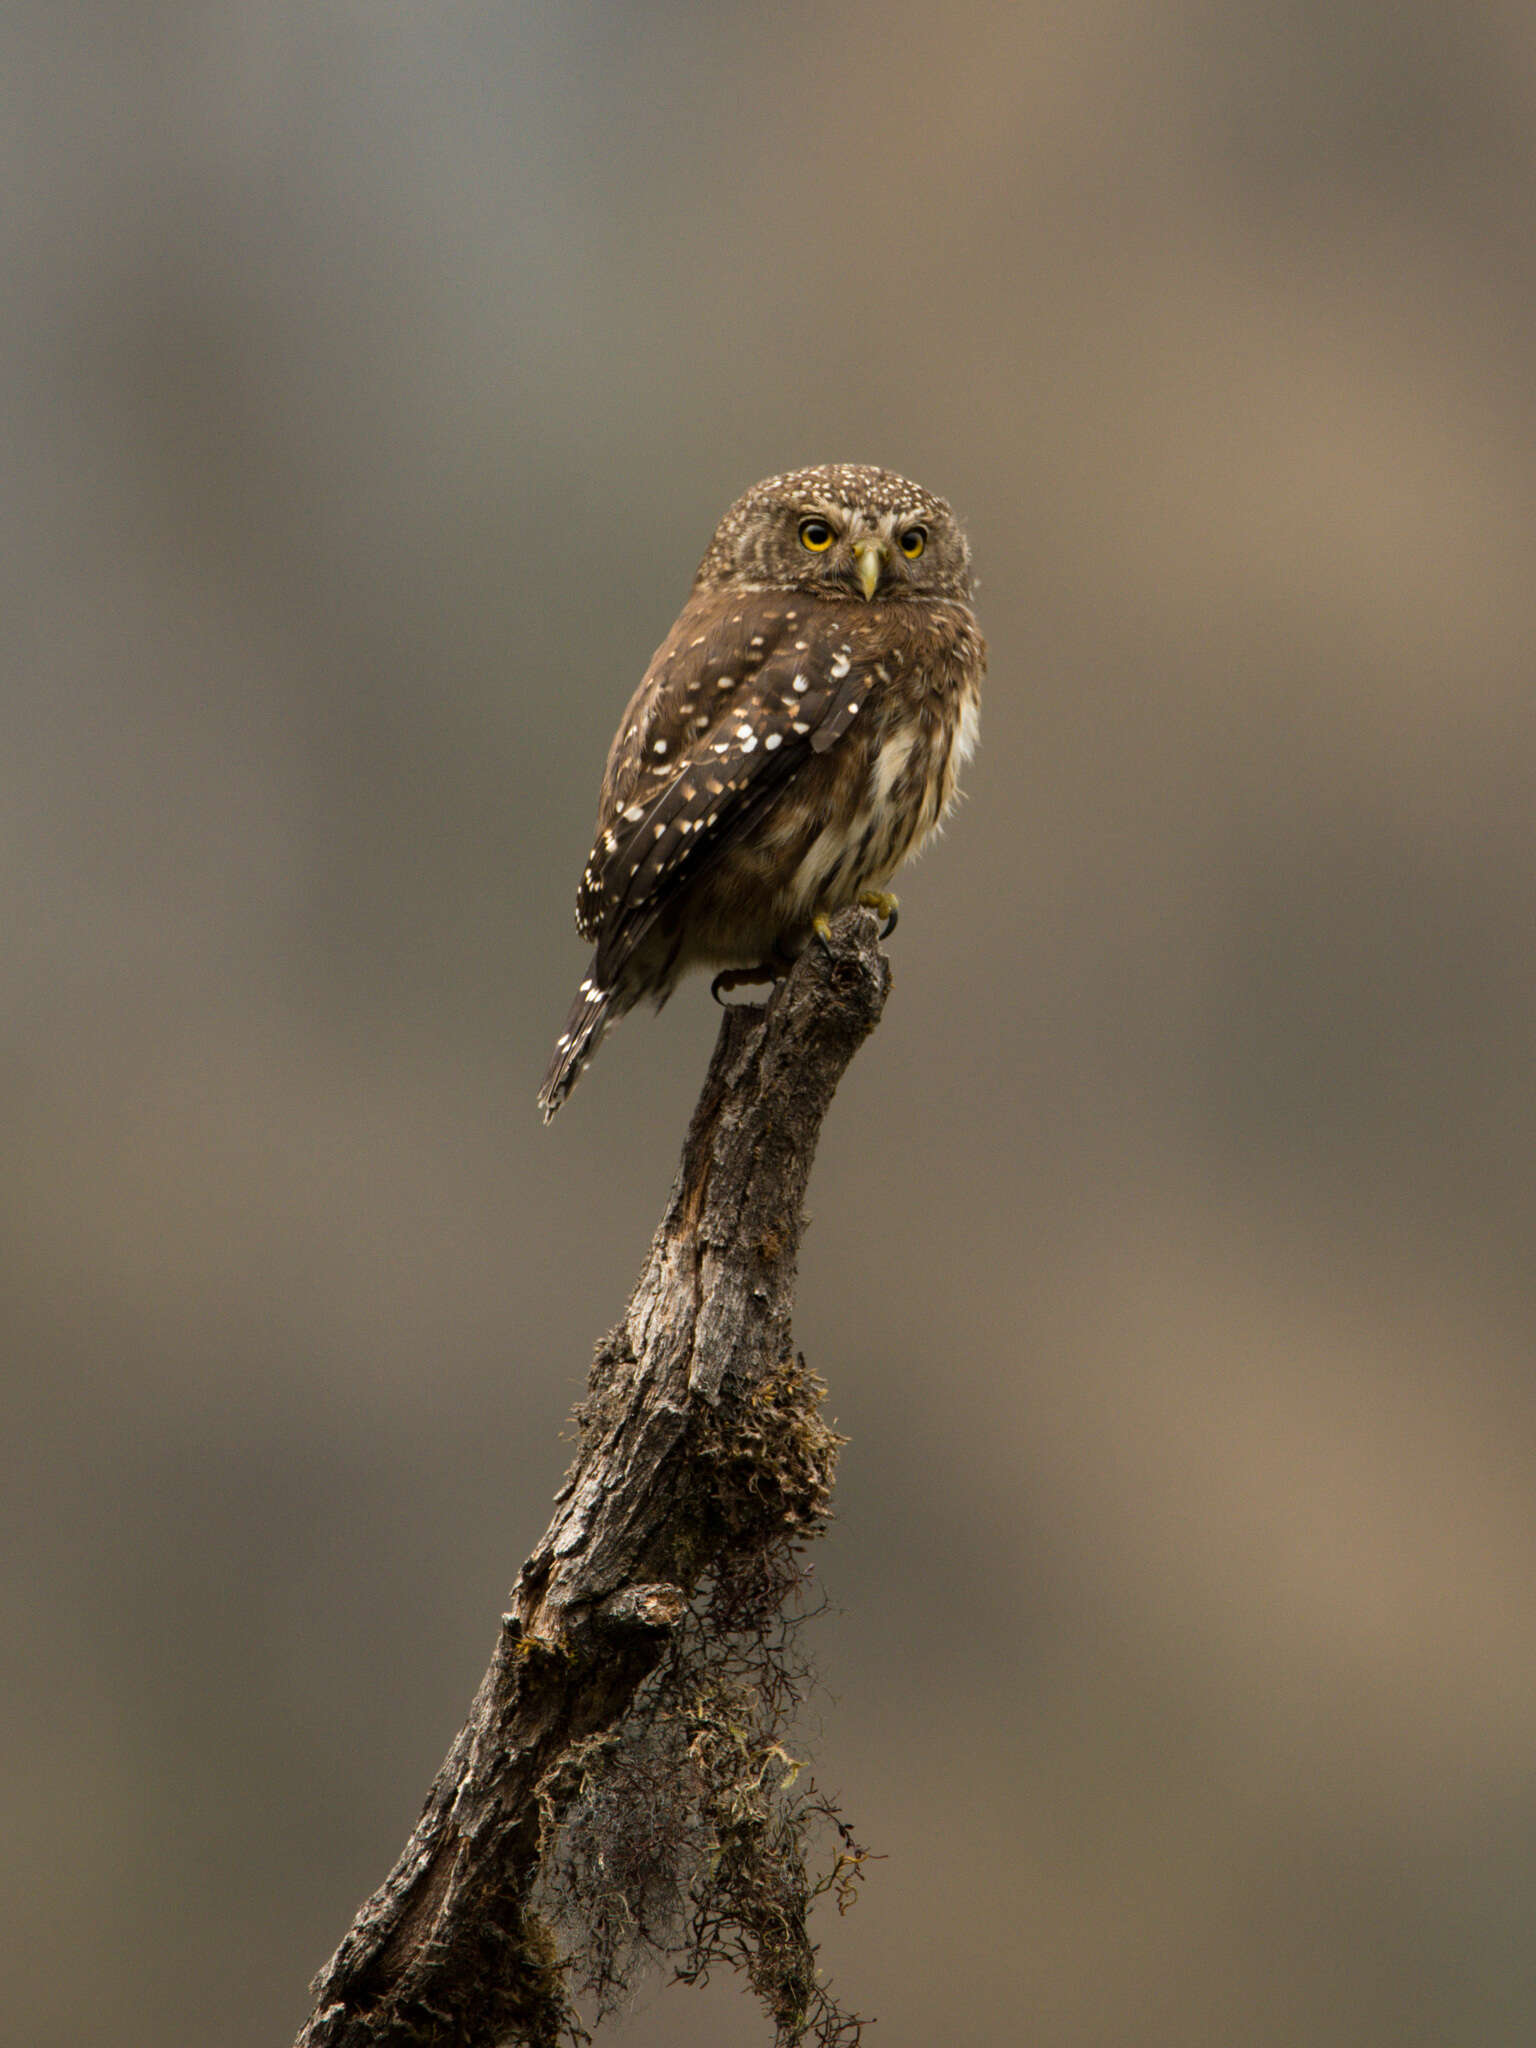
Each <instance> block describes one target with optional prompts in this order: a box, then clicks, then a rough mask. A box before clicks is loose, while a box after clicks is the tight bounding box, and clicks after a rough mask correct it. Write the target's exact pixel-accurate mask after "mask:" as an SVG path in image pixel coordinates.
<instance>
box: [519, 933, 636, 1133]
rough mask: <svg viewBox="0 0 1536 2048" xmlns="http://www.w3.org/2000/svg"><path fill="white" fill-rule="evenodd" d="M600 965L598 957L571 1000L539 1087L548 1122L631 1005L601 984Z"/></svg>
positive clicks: (540, 1102) (541, 1105)
mask: <svg viewBox="0 0 1536 2048" xmlns="http://www.w3.org/2000/svg"><path fill="white" fill-rule="evenodd" d="M596 965H597V963H596V961H594V962H593V964H592V967H590V968H588V970H587V978H586V980H585V981H584V982H583V983H582V984H581V987H580V988H579V989H577V991H576V1000H575V1001H574V1002H573V1003H572V1004H571V1013H570V1015H569V1016H568V1017H567V1018H566V1020H565V1029H564V1030H563V1031H562V1032H561V1034H560V1036H559V1037H558V1038H557V1039H556V1041H555V1050H554V1054H553V1056H552V1058H551V1059H550V1062H549V1072H548V1073H547V1074H546V1075H545V1076H544V1086H543V1087H542V1088H541V1089H540V1090H539V1107H540V1109H542V1110H543V1112H544V1121H545V1123H548V1122H549V1120H550V1118H551V1117H552V1116H553V1115H554V1113H555V1111H556V1110H557V1109H558V1108H559V1107H560V1105H561V1103H562V1102H564V1100H565V1098H566V1097H567V1095H569V1094H570V1092H571V1090H572V1089H573V1088H574V1087H575V1086H576V1083H577V1082H578V1081H579V1080H580V1079H581V1077H582V1074H583V1072H584V1071H585V1069H586V1065H587V1062H588V1061H589V1060H590V1059H591V1057H592V1055H593V1053H595V1052H596V1051H597V1048H598V1047H599V1046H600V1045H601V1044H602V1042H603V1036H604V1034H605V1033H606V1031H607V1030H608V1027H609V1026H610V1025H611V1024H617V1023H618V1021H619V1019H620V1018H621V1017H622V1016H623V1015H624V1012H625V1011H626V1010H627V1009H628V1008H629V1007H630V1005H629V1004H628V1003H627V1002H623V1001H616V1000H615V998H616V997H617V994H618V992H617V990H615V989H611V988H599V987H598V984H597V976H596V974H595V972H594V971H593V970H594V969H595V967H596Z"/></svg>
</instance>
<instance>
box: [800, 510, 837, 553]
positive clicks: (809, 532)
mask: <svg viewBox="0 0 1536 2048" xmlns="http://www.w3.org/2000/svg"><path fill="white" fill-rule="evenodd" d="M800 545H801V547H803V548H809V549H810V551H811V553H812V554H813V555H824V554H825V553H826V551H827V549H828V548H829V547H831V545H832V529H831V527H830V526H828V524H827V522H826V520H825V519H802V520H801V522H800Z"/></svg>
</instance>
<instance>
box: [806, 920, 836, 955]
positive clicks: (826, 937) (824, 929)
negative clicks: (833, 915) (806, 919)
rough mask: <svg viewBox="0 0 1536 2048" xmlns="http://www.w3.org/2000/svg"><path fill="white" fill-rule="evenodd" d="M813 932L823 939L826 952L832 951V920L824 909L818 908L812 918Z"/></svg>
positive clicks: (822, 942)
mask: <svg viewBox="0 0 1536 2048" xmlns="http://www.w3.org/2000/svg"><path fill="white" fill-rule="evenodd" d="M811 934H812V936H813V937H814V938H817V939H819V940H820V941H821V945H822V950H823V951H824V952H826V953H830V952H831V951H832V921H831V919H830V918H829V917H828V916H827V913H826V912H825V911H824V910H818V911H817V913H816V915H815V916H814V917H813V918H812V919H811Z"/></svg>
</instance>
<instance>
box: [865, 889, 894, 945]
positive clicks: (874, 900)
mask: <svg viewBox="0 0 1536 2048" xmlns="http://www.w3.org/2000/svg"><path fill="white" fill-rule="evenodd" d="M859 908H860V909H861V910H872V911H873V912H874V913H875V915H876V917H883V918H884V919H885V927H884V929H883V930H882V932H881V934H880V936H881V938H882V939H888V938H889V937H890V936H891V933H892V932H893V931H895V929H896V915H897V903H896V898H895V897H894V896H892V895H890V894H888V893H887V891H886V890H884V889H865V890H863V891H862V892H861V893H860V896H859Z"/></svg>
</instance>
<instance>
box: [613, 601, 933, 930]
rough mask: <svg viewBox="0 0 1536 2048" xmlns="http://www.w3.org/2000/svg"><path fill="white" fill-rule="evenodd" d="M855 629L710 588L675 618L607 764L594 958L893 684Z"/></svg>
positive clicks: (845, 615) (813, 612) (650, 916)
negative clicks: (882, 689)
mask: <svg viewBox="0 0 1536 2048" xmlns="http://www.w3.org/2000/svg"><path fill="white" fill-rule="evenodd" d="M860 623H861V622H860V621H859V618H858V614H857V612H856V611H855V610H854V608H853V606H852V605H841V604H835V605H811V604H809V603H807V601H806V600H805V599H803V598H801V599H796V598H795V597H794V596H792V595H789V594H782V595H780V594H774V595H766V594H761V593H759V594H755V595H751V596H745V597H744V596H741V595H735V594H730V593H720V592H712V593H710V594H709V597H708V600H707V602H706V601H705V600H702V599H696V600H695V601H694V602H693V603H692V604H690V605H689V607H688V608H687V610H685V611H684V613H683V615H682V617H681V618H680V619H679V620H678V623H677V626H676V628H674V630H673V633H672V634H671V636H670V637H669V639H668V640H667V642H666V644H665V645H664V646H663V647H662V648H661V650H660V651H659V653H658V654H657V656H656V659H655V661H654V662H653V663H652V665H651V669H650V672H649V673H648V675H647V677H646V680H645V682H644V683H643V684H642V685H641V687H640V689H639V691H638V692H637V693H636V695H635V698H634V699H633V701H632V703H631V705H630V707H629V711H628V713H627V714H626V718H625V722H624V724H623V725H622V726H621V727H620V731H619V736H618V738H617V739H616V740H615V742H614V749H613V753H612V755H611V756H610V759H609V764H608V775H607V778H606V779H605V782H604V788H603V803H602V809H601V814H600V817H599V821H598V834H597V841H596V844H595V845H594V847H593V850H592V856H591V858H590V860H589V861H588V863H587V870H586V873H585V875H584V876H583V878H582V885H581V893H580V895H579V897H578V900H577V922H578V924H579V925H580V928H581V930H582V932H583V934H584V936H586V937H587V938H589V939H594V940H598V941H600V943H601V948H602V951H603V953H604V955H607V956H612V957H615V958H617V957H621V956H622V955H623V954H625V953H627V952H628V951H629V950H630V948H631V947H632V946H633V945H634V944H636V943H637V942H638V940H639V939H640V938H641V937H642V936H643V935H644V933H645V932H646V931H647V930H648V929H649V928H650V926H651V924H652V923H653V922H654V921H655V919H656V918H657V917H658V916H659V915H660V914H661V912H662V911H663V910H664V909H665V908H666V907H667V905H668V904H669V903H670V902H671V901H672V900H673V899H674V897H675V895H676V892H677V891H678V890H679V889H681V888H682V887H683V886H684V885H685V884H686V883H687V882H689V881H690V880H692V879H693V878H694V877H696V876H697V875H698V874H699V873H700V871H701V870H702V869H703V868H704V867H706V866H707V865H709V864H710V863H711V862H712V861H714V860H716V859H718V858H719V857H720V855H721V854H722V853H724V852H725V851H726V849H727V848H728V847H730V846H732V845H735V844H737V843H738V842H739V841H740V840H741V839H742V838H743V837H745V836H746V835H748V834H750V832H751V831H752V830H753V828H754V827H755V825H756V824H757V823H758V821H759V820H760V819H761V817H762V815H763V813H764V812H765V811H766V810H767V809H768V808H769V807H770V806H771V805H772V803H773V800H774V798H775V797H776V796H777V795H778V793H779V791H780V790H782V788H783V787H784V785H785V783H786V782H787V781H788V779H789V777H790V776H791V775H792V774H793V772H794V769H795V767H796V766H797V765H798V764H799V763H800V762H802V761H804V759H805V758H806V756H807V754H808V753H809V752H815V753H825V752H826V751H827V749H828V748H829V747H832V746H835V745H836V743H837V741H838V740H839V739H840V738H841V737H842V735H843V734H844V733H845V732H846V731H847V730H848V728H849V727H850V726H851V725H852V724H853V722H854V721H855V719H856V718H857V717H858V715H859V712H860V709H861V707H862V706H863V705H864V703H865V701H866V700H867V698H868V697H869V694H870V692H871V691H872V690H873V689H875V688H877V687H879V686H880V685H882V684H883V683H887V682H889V681H890V680H891V679H892V672H893V665H894V663H895V662H896V661H898V660H899V659H900V657H899V655H898V654H896V653H895V652H894V651H887V652H886V653H884V654H881V653H878V652H876V651H875V650H873V649H872V648H871V647H870V644H869V636H868V635H867V634H865V633H861V632H860V631H859V625H860ZM605 964H606V963H605Z"/></svg>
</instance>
